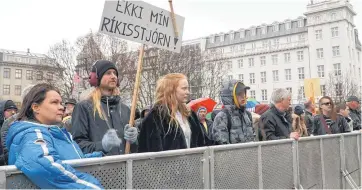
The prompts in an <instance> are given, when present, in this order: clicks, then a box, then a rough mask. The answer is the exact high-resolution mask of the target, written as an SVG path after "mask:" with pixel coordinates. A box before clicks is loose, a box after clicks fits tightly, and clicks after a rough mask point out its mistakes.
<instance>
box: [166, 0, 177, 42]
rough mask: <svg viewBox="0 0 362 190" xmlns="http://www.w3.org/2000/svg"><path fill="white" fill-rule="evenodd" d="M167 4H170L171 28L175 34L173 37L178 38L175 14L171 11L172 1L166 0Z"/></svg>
mask: <svg viewBox="0 0 362 190" xmlns="http://www.w3.org/2000/svg"><path fill="white" fill-rule="evenodd" d="M168 3H169V4H170V10H171V19H172V26H173V30H174V32H175V37H176V38H178V30H177V24H176V18H175V12H174V10H173V5H172V0H168Z"/></svg>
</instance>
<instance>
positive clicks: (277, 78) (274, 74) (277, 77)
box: [273, 70, 279, 82]
mask: <svg viewBox="0 0 362 190" xmlns="http://www.w3.org/2000/svg"><path fill="white" fill-rule="evenodd" d="M273 81H274V82H278V81H279V71H278V70H274V71H273Z"/></svg>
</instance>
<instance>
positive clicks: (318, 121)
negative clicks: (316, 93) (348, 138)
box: [313, 96, 350, 135]
mask: <svg viewBox="0 0 362 190" xmlns="http://www.w3.org/2000/svg"><path fill="white" fill-rule="evenodd" d="M319 111H320V114H319V115H316V116H315V117H314V121H313V129H314V131H313V134H314V135H326V134H338V133H346V132H350V129H349V126H348V123H347V121H346V120H345V119H344V117H343V116H341V115H337V113H336V111H335V109H334V103H333V100H332V98H330V97H328V96H324V97H322V98H321V99H320V100H319Z"/></svg>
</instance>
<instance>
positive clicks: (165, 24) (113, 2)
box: [99, 0, 185, 53]
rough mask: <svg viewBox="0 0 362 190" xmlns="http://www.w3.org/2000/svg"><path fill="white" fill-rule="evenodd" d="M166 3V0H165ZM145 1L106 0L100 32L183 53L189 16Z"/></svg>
mask: <svg viewBox="0 0 362 190" xmlns="http://www.w3.org/2000/svg"><path fill="white" fill-rule="evenodd" d="M165 3H166V1H165ZM175 20H176V23H177V30H178V34H179V35H178V38H176V37H175V32H174V29H173V25H172V17H171V12H169V11H166V10H164V9H161V8H158V7H156V6H153V5H151V4H148V3H145V2H143V1H122V0H110V1H108V0H107V1H106V2H105V3H104V8H103V15H102V19H101V24H100V26H99V32H101V33H104V34H108V35H113V36H116V37H119V38H123V39H126V40H130V41H135V42H139V43H143V44H146V45H150V46H153V47H158V48H161V49H166V50H170V51H173V52H177V53H179V52H180V51H181V44H182V31H183V27H184V21H185V18H184V17H182V16H179V15H176V14H175Z"/></svg>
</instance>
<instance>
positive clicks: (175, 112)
mask: <svg viewBox="0 0 362 190" xmlns="http://www.w3.org/2000/svg"><path fill="white" fill-rule="evenodd" d="M189 95H190V92H189V84H188V81H187V77H186V76H185V75H183V74H180V73H172V74H167V75H165V76H163V77H162V78H161V79H159V80H158V82H157V87H156V101H155V104H154V106H153V108H152V109H151V111H150V112H149V114H148V115H147V117H146V118H144V120H143V121H142V124H141V125H142V127H141V129H142V130H141V132H140V135H139V139H138V140H139V147H138V152H157V151H164V150H175V149H184V148H194V147H200V146H204V144H205V140H204V136H203V133H202V131H201V126H200V124H199V123H198V118H197V116H196V114H195V113H194V112H192V111H190V110H189V108H188V107H187V106H186V102H188V100H189Z"/></svg>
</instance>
